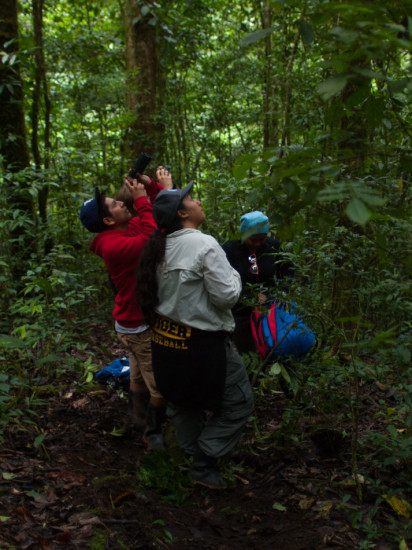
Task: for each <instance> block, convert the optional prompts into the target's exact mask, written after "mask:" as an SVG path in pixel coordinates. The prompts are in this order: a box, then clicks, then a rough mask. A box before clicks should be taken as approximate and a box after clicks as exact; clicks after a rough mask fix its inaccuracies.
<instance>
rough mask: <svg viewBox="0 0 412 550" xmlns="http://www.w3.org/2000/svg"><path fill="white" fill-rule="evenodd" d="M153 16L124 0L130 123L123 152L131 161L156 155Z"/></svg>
mask: <svg viewBox="0 0 412 550" xmlns="http://www.w3.org/2000/svg"><path fill="white" fill-rule="evenodd" d="M151 18H152V14H151V12H150V9H149V7H148V6H146V5H145V3H144V2H142V1H140V0H126V10H125V31H126V68H127V78H128V93H127V105H128V108H129V110H130V112H131V113H132V114H133V121H132V123H131V125H130V131H129V132H128V135H127V138H128V139H127V142H126V151H129V152H130V159H129V160H130V161H131V160H133V159H134V158H135V157H137V156H138V155H139V153H141V152H145V153H148V154H152V155H155V154H158V152H159V148H160V144H161V140H160V138H161V124H160V123H159V122H158V121H157V120H156V115H158V109H157V88H158V87H157V79H158V63H157V52H156V27H155V26H154V25H152V24H151Z"/></svg>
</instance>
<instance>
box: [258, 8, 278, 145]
mask: <svg viewBox="0 0 412 550" xmlns="http://www.w3.org/2000/svg"><path fill="white" fill-rule="evenodd" d="M261 22H262V28H263V29H269V28H270V27H271V26H272V12H271V7H270V2H269V1H268V0H265V1H264V3H263V5H262V6H261ZM272 72H273V69H272V35H271V34H269V35H268V36H267V37H266V38H265V68H264V83H263V147H264V148H265V149H266V148H267V147H274V146H275V145H276V142H277V133H278V123H277V105H276V102H275V93H274V91H275V90H274V81H273V78H272Z"/></svg>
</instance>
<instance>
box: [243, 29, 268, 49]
mask: <svg viewBox="0 0 412 550" xmlns="http://www.w3.org/2000/svg"><path fill="white" fill-rule="evenodd" d="M274 30H275V29H274V28H273V27H269V28H268V29H260V30H258V31H254V32H251V33H249V34H245V36H242V38H241V39H240V40H239V44H240V45H241V46H250V45H251V44H255V42H259V41H260V40H263V39H264V38H266V37H267V36H269V35H270V34H272V32H273V31H274Z"/></svg>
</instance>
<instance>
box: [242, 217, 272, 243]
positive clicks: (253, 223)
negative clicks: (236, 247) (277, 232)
mask: <svg viewBox="0 0 412 550" xmlns="http://www.w3.org/2000/svg"><path fill="white" fill-rule="evenodd" d="M240 232H241V233H242V241H244V240H246V239H247V238H248V237H250V236H251V235H256V234H257V233H268V232H269V218H268V217H267V216H265V214H264V213H263V212H261V211H260V210H255V211H254V212H248V213H247V214H243V216H242V217H241V218H240ZM246 232H247V235H243V234H244V233H246Z"/></svg>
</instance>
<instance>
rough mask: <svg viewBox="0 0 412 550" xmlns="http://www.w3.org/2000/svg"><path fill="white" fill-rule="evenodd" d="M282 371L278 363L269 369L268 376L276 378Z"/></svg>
mask: <svg viewBox="0 0 412 550" xmlns="http://www.w3.org/2000/svg"><path fill="white" fill-rule="evenodd" d="M281 371H282V367H281V365H280V364H279V363H273V365H272V366H271V367H270V370H269V375H270V376H276V375H278V374H280V373H281Z"/></svg>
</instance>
